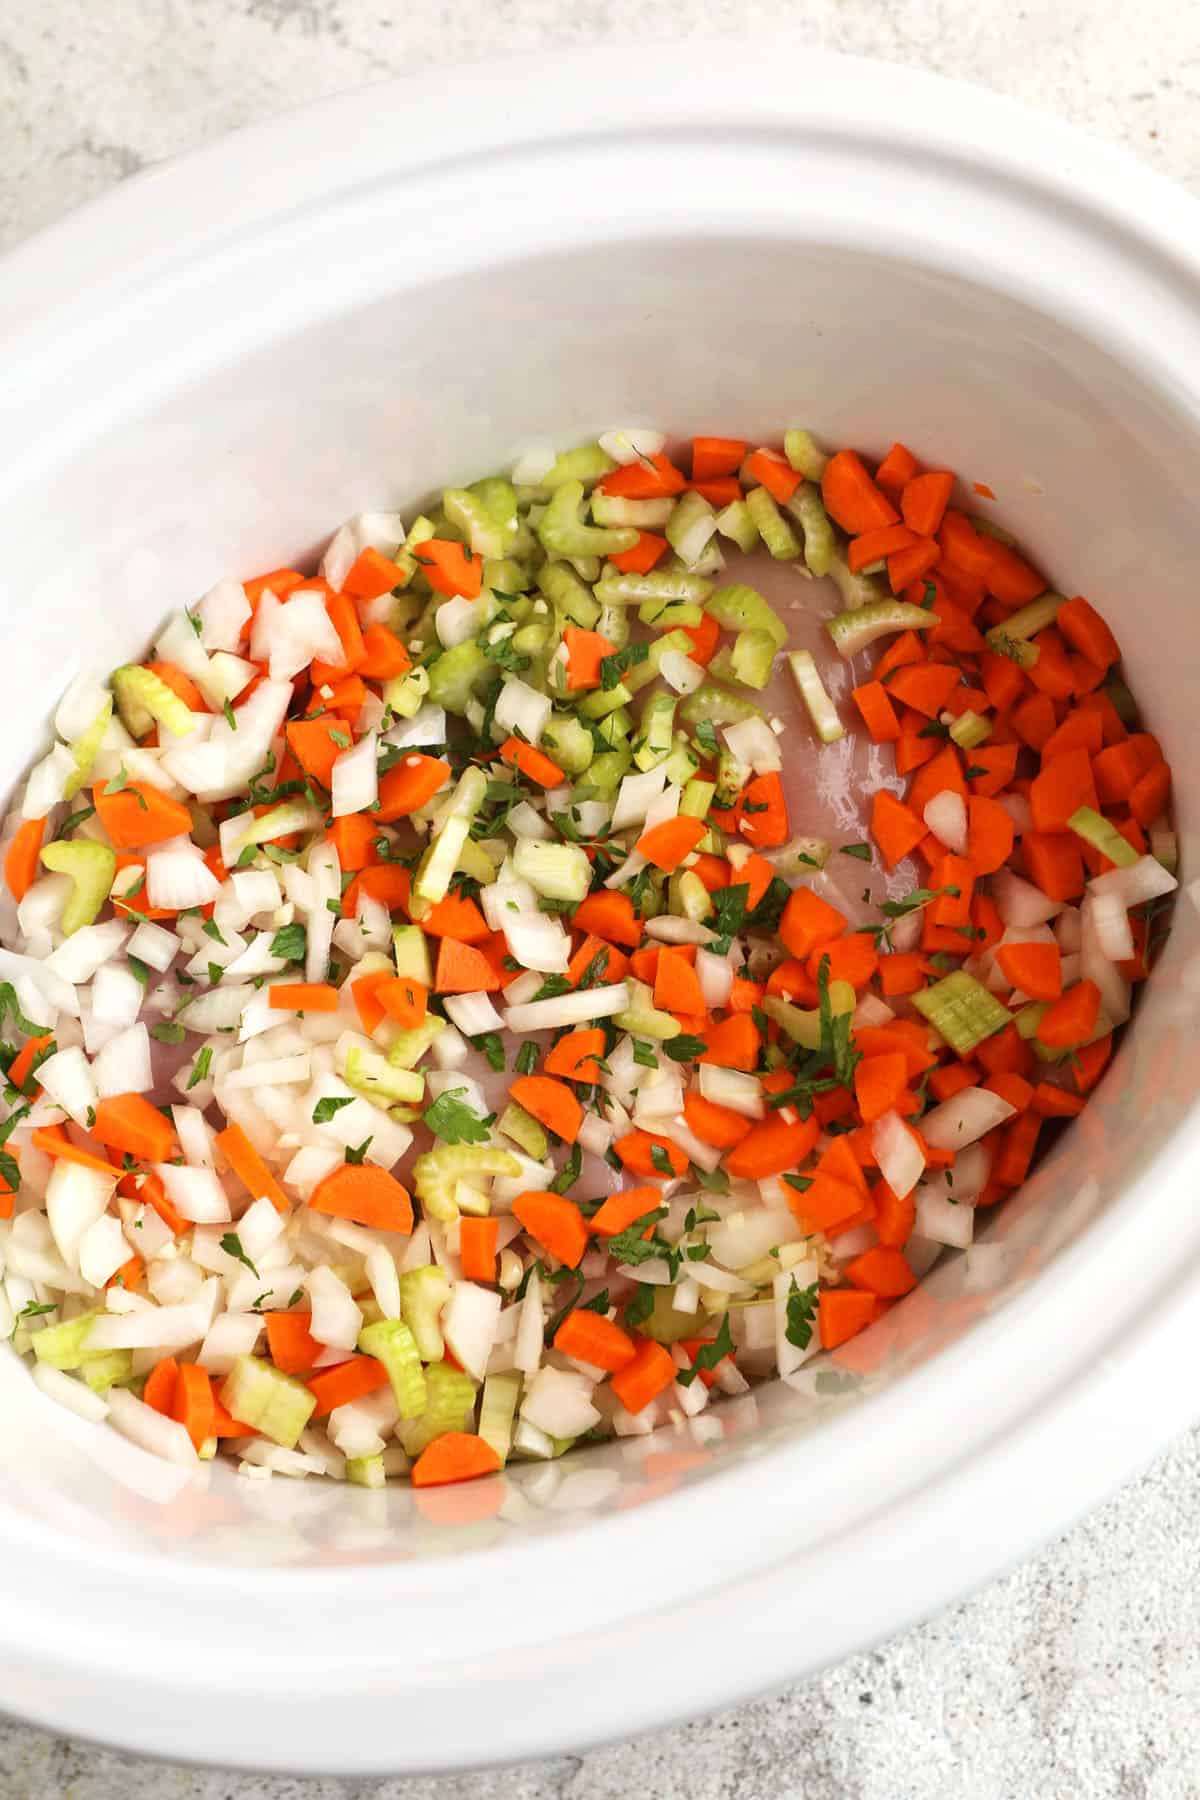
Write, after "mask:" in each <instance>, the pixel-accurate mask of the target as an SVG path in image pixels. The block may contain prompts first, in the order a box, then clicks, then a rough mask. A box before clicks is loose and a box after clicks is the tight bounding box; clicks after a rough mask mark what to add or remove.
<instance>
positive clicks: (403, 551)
mask: <svg viewBox="0 0 1200 1800" xmlns="http://www.w3.org/2000/svg"><path fill="white" fill-rule="evenodd" d="M436 536H437V526H436V525H435V524H434V522H433V520H432V519H429V518H426V516H425V514H424V513H418V514H417V516H416V518H415V519H414V520H413V522H412V524H411V525H410V526H409V528H408V536H407V537H406V538H405V540H404V542H403V544H402V545H401V546H400V548H399V550H397V552H396V554H395V556H394V557H393V558H392V560H393V562H394V563H395V564H396V566H397V567H398V568H401V569H403V570H404V573H405V575H406V576H407V578H408V580H409V581H412V580H413V578H414V576H416V575H419V574H422V573H423V571H422V569H421V565H420V563H419V562H418V561H417V556H416V552H417V547H418V545H420V544H423V543H425V542H426V540H427V539H428V538H431V537H436Z"/></svg>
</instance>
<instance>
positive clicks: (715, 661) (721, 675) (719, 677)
mask: <svg viewBox="0 0 1200 1800" xmlns="http://www.w3.org/2000/svg"><path fill="white" fill-rule="evenodd" d="M704 675H705V680H706V681H736V680H737V676H736V675H735V674H734V672H733V647H732V645H730V644H722V645H721V648H720V649H719V650H718V651H717V653H716V655H715V656H713V657H710V658H709V662H708V666H707V668H706V669H705V672H704Z"/></svg>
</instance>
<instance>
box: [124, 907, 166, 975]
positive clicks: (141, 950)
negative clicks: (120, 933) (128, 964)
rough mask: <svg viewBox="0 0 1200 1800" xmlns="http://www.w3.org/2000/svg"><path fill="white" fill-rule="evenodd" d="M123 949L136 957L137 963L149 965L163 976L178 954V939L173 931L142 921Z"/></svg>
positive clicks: (147, 920) (145, 920)
mask: <svg viewBox="0 0 1200 1800" xmlns="http://www.w3.org/2000/svg"><path fill="white" fill-rule="evenodd" d="M125 949H126V952H127V954H128V955H130V956H136V957H137V959H138V961H139V962H144V963H149V965H150V967H151V968H152V969H157V970H158V972H159V974H160V975H163V974H165V973H166V971H167V970H168V969H169V968H170V966H171V964H172V962H173V961H174V959H175V956H176V955H177V953H178V950H179V939H178V938H177V937H176V935H175V933H174V932H173V931H166V930H165V929H164V928H163V926H161V925H156V924H155V923H154V921H153V920H152V919H144V920H143V921H142V923H141V924H140V925H139V926H138V927H137V930H136V931H135V932H134V934H133V936H132V937H131V938H130V940H129V942H128V943H127V944H126V946H125Z"/></svg>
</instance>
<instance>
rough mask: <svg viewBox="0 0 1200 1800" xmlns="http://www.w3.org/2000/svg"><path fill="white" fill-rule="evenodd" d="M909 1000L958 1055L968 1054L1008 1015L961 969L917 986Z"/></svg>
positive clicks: (1001, 1023)
mask: <svg viewBox="0 0 1200 1800" xmlns="http://www.w3.org/2000/svg"><path fill="white" fill-rule="evenodd" d="M912 1003H913V1005H914V1006H915V1007H916V1009H917V1011H918V1012H919V1013H920V1014H921V1017H922V1018H924V1019H928V1020H929V1023H930V1024H931V1025H932V1026H933V1028H934V1030H935V1031H940V1032H941V1034H942V1036H943V1037H944V1038H945V1040H946V1042H947V1043H948V1044H949V1045H950V1048H951V1049H952V1050H955V1051H957V1053H958V1055H959V1056H969V1055H970V1054H971V1051H972V1050H974V1048H975V1046H976V1045H977V1044H982V1042H983V1040H984V1039H985V1038H990V1037H992V1036H993V1035H994V1034H995V1033H996V1032H997V1031H1001V1030H1003V1028H1004V1026H1005V1025H1007V1024H1008V1022H1009V1020H1010V1019H1011V1018H1012V1014H1011V1013H1010V1012H1009V1010H1008V1008H1007V1006H1003V1005H1001V1003H1000V1001H999V1000H997V998H996V996H995V994H991V993H989V992H988V990H987V988H985V987H984V985H983V983H982V982H979V981H976V980H975V979H974V977H973V976H971V975H968V974H966V972H965V971H964V970H962V969H956V970H955V971H954V973H953V974H951V975H946V976H944V977H943V979H942V980H941V981H935V982H934V983H933V985H932V986H931V987H926V988H921V989H920V991H919V992H918V993H915V994H914V995H913V997H912Z"/></svg>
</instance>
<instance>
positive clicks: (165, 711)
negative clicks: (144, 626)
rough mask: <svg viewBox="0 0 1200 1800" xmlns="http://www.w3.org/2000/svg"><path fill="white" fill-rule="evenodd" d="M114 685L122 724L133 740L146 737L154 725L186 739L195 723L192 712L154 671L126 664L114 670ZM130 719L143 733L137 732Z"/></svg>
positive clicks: (134, 664) (135, 664) (173, 735)
mask: <svg viewBox="0 0 1200 1800" xmlns="http://www.w3.org/2000/svg"><path fill="white" fill-rule="evenodd" d="M112 685H113V693H114V695H115V696H116V701H117V711H118V712H119V713H120V715H121V723H122V724H123V725H124V726H125V727H126V729H127V730H128V731H130V732H132V734H133V736H134V737H144V736H145V735H146V733H147V732H148V731H149V729H150V727H151V725H155V724H157V725H162V726H163V727H164V728H165V729H166V730H167V731H169V732H170V733H171V735H172V737H186V736H187V733H188V732H189V731H190V730H191V729H192V726H193V724H194V723H195V721H194V719H193V718H192V710H191V708H190V707H189V706H188V705H187V704H186V703H185V702H184V701H182V700H181V699H180V698H179V695H178V694H177V693H176V692H175V690H174V689H173V688H169V687H168V686H167V684H166V682H165V681H164V680H163V679H162V677H161V676H159V675H156V674H155V673H154V671H153V669H143V668H141V667H140V666H139V665H138V664H137V663H127V664H126V665H125V666H124V667H123V668H120V669H114V670H113V678H112ZM131 719H132V720H135V721H136V723H137V725H138V726H139V727H140V729H138V730H136V731H135V730H134V727H133V725H132V724H131V723H130V720H131ZM102 735H103V734H102Z"/></svg>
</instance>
